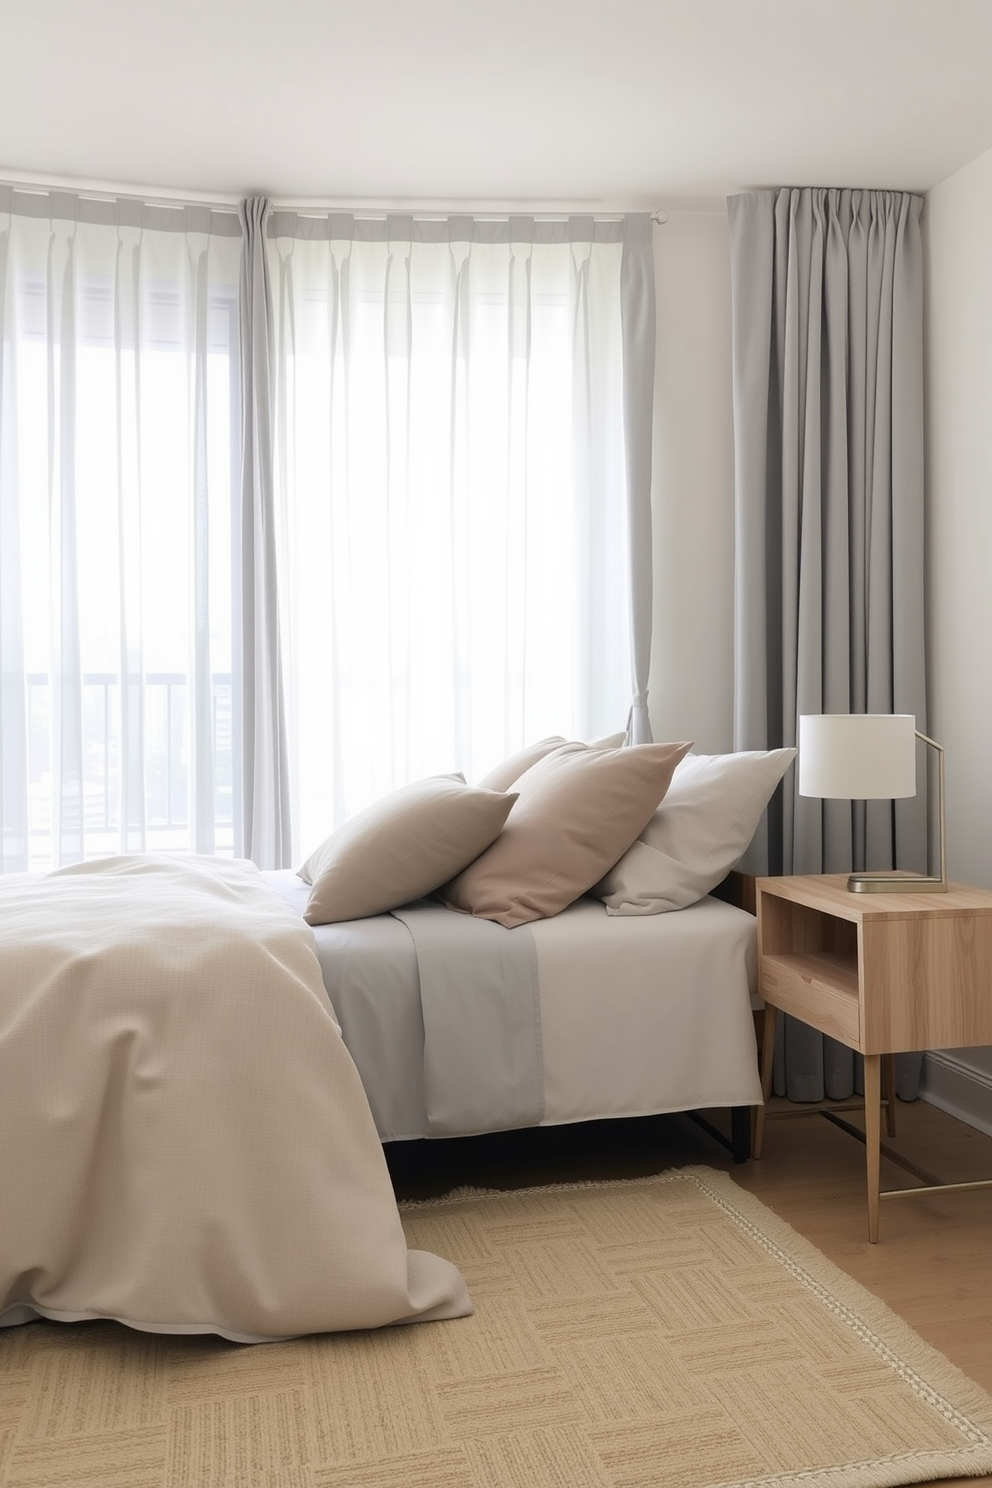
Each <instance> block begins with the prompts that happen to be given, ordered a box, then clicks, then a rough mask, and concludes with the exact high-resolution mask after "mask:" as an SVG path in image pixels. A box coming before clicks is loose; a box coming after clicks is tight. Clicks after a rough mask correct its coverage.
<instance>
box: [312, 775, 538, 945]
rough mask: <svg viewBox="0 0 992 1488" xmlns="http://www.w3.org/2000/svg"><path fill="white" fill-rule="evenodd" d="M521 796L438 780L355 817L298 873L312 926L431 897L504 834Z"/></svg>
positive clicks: (457, 779) (404, 790) (454, 779)
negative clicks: (305, 886) (307, 890)
mask: <svg viewBox="0 0 992 1488" xmlns="http://www.w3.org/2000/svg"><path fill="white" fill-rule="evenodd" d="M516 799H517V798H516V796H515V795H504V794H502V793H501V792H499V791H491V790H480V789H479V788H478V787H477V786H473V785H466V784H465V781H464V780H463V779H462V777H461V776H460V775H433V776H430V777H429V778H428V779H427V780H418V781H417V782H415V784H413V785H405V786H402V787H401V788H400V789H399V790H396V791H393V792H392V793H391V794H390V795H388V796H385V797H384V798H383V799H382V800H381V801H376V802H375V803H374V804H373V805H372V806H369V807H368V808H367V809H366V810H365V811H360V812H359V813H358V815H357V816H353V817H350V818H349V820H348V821H346V822H344V823H343V825H342V826H340V827H338V829H337V830H336V831H335V832H332V833H331V835H330V837H328V838H327V840H326V842H323V843H322V844H321V846H320V847H318V848H317V850H316V852H313V853H311V855H310V857H309V858H308V859H307V861H306V862H305V863H304V865H303V867H302V868H301V869H300V870H299V876H300V878H302V879H303V880H304V882H305V883H309V884H312V885H313V887H312V889H311V891H310V898H309V900H308V901H307V907H306V909H305V910H304V912H303V918H304V919H305V920H306V921H307V923H308V924H310V925H327V924H331V923H334V922H336V921H338V920H361V919H364V918H366V916H368V915H376V914H383V913H385V911H386V910H389V909H395V908H396V906H397V905H398V904H408V903H409V902H410V900H411V899H419V898H421V897H422V896H423V895H424V894H429V893H431V891H432V890H433V889H436V888H437V887H438V885H439V884H443V883H444V882H445V881H446V880H447V879H449V878H451V876H452V874H455V873H458V872H460V871H461V869H463V868H464V867H466V865H467V864H469V863H471V862H472V859H473V858H477V857H478V855H479V853H481V852H483V851H484V850H485V849H486V848H487V847H488V846H489V844H490V843H491V842H492V841H493V839H494V838H495V837H496V836H497V835H498V834H499V832H500V831H501V829H502V826H503V823H504V822H505V821H506V818H507V814H508V813H509V810H510V807H511V806H512V805H513V803H514V801H515V800H516Z"/></svg>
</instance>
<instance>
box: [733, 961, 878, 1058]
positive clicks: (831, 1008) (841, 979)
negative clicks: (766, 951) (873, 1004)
mask: <svg viewBox="0 0 992 1488" xmlns="http://www.w3.org/2000/svg"><path fill="white" fill-rule="evenodd" d="M758 991H759V993H760V994H761V996H763V997H766V998H767V999H768V1001H769V1002H773V1003H774V1004H775V1006H776V1007H777V1008H780V1009H781V1010H782V1012H784V1013H791V1014H792V1015H793V1017H796V1018H800V1019H801V1020H802V1021H803V1022H804V1023H808V1024H809V1025H810V1027H812V1028H817V1029H819V1031H820V1032H821V1033H826V1034H829V1036H830V1037H831V1038H835V1039H839V1040H840V1041H841V1043H844V1044H847V1046H848V1048H851V1049H857V1048H859V1047H860V1044H861V1004H860V998H859V996H858V968H857V963H856V962H855V963H853V964H852V962H851V960H850V958H849V957H847V956H843V955H831V954H830V953H828V952H820V953H815V952H806V953H804V954H792V955H778V956H775V955H771V956H767V955H766V956H762V958H761V982H760V986H759V988H758Z"/></svg>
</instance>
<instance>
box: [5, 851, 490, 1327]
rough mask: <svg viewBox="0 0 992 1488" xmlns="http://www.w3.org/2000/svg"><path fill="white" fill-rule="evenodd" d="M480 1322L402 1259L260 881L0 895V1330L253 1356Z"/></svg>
mask: <svg viewBox="0 0 992 1488" xmlns="http://www.w3.org/2000/svg"><path fill="white" fill-rule="evenodd" d="M470 1311H471V1303H470V1301H469V1299H468V1295H467V1292H466V1290H465V1286H464V1283H463V1281H462V1278H461V1276H460V1275H459V1273H458V1271H457V1270H456V1269H455V1268H454V1266H452V1265H451V1264H450V1263H449V1262H447V1261H444V1260H442V1259H440V1258H439V1257H437V1256H433V1255H429V1254H426V1253H424V1252H421V1251H409V1250H408V1249H407V1246H406V1242H405V1238H404V1235H403V1230H402V1227H401V1225H400V1220H399V1215H398V1212H397V1209H396V1204H395V1202H394V1199H393V1193H392V1188H391V1185H390V1181H389V1175H388V1172H387V1169H386V1165H385V1161H384V1158H383V1154H382V1149H381V1146H380V1144H379V1140H378V1137H377V1135H376V1131H375V1127H374V1125H373V1121H372V1117H371V1114H370V1112H369V1108H368V1103H367V1101H366V1099H365V1094H364V1092H363V1090H362V1087H361V1083H360V1081H359V1078H358V1074H357V1072H356V1070H355V1067H354V1064H353V1063H352V1060H351V1057H350V1055H349V1054H348V1052H347V1050H346V1049H345V1046H344V1044H343V1042H342V1040H341V1036H340V1032H339V1030H338V1027H337V1025H336V1023H335V1021H334V1018H333V1016H332V1014H331V1012H330V1010H329V1006H328V1003H327V999H326V997H325V995H324V992H323V986H322V982H321V976H320V970H319V967H318V964H317V960H316V956H315V954H314V951H313V947H312V940H311V934H310V931H309V929H308V928H307V926H306V925H304V924H303V922H302V921H301V920H300V919H299V918H298V917H297V916H296V915H294V914H293V912H292V910H291V909H290V908H289V907H288V906H287V905H286V904H285V903H284V902H283V900H281V899H280V898H279V897H278V896H277V895H276V894H274V893H273V892H272V890H271V889H270V888H268V887H267V885H265V883H264V882H263V881H262V879H261V877H260V875H259V874H258V872H257V870H256V869H255V868H254V867H253V866H252V865H250V864H246V863H240V862H235V863H230V862H228V863H224V862H222V861H220V860H216V859H208V858H184V859H171V858H168V859H167V858H113V859H106V860H102V861H98V862H95V863H91V864H86V865H82V866H80V867H77V868H73V869H63V870H61V871H60V872H58V873H55V874H49V875H45V876H43V877H39V878H33V879H27V878H23V879H13V880H4V879H0V1323H7V1324H10V1323H19V1322H24V1321H27V1320H29V1319H30V1318H31V1317H34V1316H37V1315H41V1316H45V1317H50V1318H55V1319H60V1320H66V1321H74V1320H77V1319H81V1318H92V1317H109V1318H117V1319H119V1320H120V1321H122V1322H124V1323H127V1324H129V1325H131V1326H133V1327H138V1328H145V1329H152V1330H157V1331H163V1332H216V1333H220V1334H223V1335H225V1336H226V1337H229V1338H234V1339H243V1340H256V1339H265V1338H274V1337H286V1336H289V1335H293V1334H300V1333H311V1332H323V1331H329V1330H336V1329H345V1328H363V1327H378V1326H381V1325H383V1324H387V1323H397V1322H406V1321H414V1320H417V1319H428V1318H444V1317H456V1316H460V1315H463V1314H465V1313H467V1312H470Z"/></svg>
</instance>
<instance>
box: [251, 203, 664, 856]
mask: <svg viewBox="0 0 992 1488" xmlns="http://www.w3.org/2000/svg"><path fill="white" fill-rule="evenodd" d="M643 224H644V226H646V227H647V232H646V233H645V232H643V231H642V232H640V234H639V240H640V247H641V250H642V253H641V256H642V257H643V256H644V254H645V253H646V255H647V261H648V263H650V228H649V225H648V224H647V219H643ZM625 234H626V235H627V236H628V237H629V236H630V231H629V229H625V224H624V222H623V221H616V220H614V221H602V222H594V221H593V220H592V219H591V218H585V219H571V220H568V221H558V222H546V221H537V220H535V219H532V218H511V219H509V220H503V221H496V220H488V221H487V220H481V219H470V218H450V219H445V220H443V221H440V220H426V219H420V218H412V217H409V216H390V217H387V218H384V219H379V220H371V219H359V218H355V217H354V216H351V215H346V214H330V215H328V216H324V217H304V216H300V215H297V214H295V213H290V212H284V211H273V212H272V214H271V216H270V219H269V223H268V237H267V248H268V254H269V270H270V280H271V285H272V301H273V313H274V341H275V350H274V357H275V388H276V396H275V418H276V438H275V466H276V481H275V487H276V504H277V512H278V522H279V566H280V600H281V604H282V627H281V630H282V638H283V665H284V669H285V679H286V684H287V686H286V695H287V732H288V737H289V750H290V775H291V798H292V802H293V819H294V826H295V847H296V850H297V852H298V853H299V852H301V851H304V852H305V851H307V850H308V849H309V848H311V847H312V846H313V845H314V844H315V842H317V841H319V840H320V838H321V837H322V836H324V835H325V834H326V833H327V832H328V831H329V830H330V829H331V827H332V826H333V825H335V824H336V823H337V822H339V821H340V820H342V819H343V818H344V817H346V816H348V815H350V814H351V813H353V812H354V811H356V810H357V809H359V808H361V807H362V806H364V805H365V804H367V803H368V802H369V801H371V800H372V799H374V798H375V797H377V796H380V795H382V794H384V793H385V792H386V791H388V790H390V789H392V788H394V787H395V786H397V785H399V784H401V783H403V782H405V781H408V780H412V779H415V778H418V777H420V776H423V775H426V774H429V773H432V772H439V771H449V770H462V771H463V772H464V773H465V775H466V776H467V778H468V779H469V780H472V779H474V778H477V776H478V775H479V774H481V773H482V772H483V771H484V770H485V769H486V768H487V767H488V766H490V765H492V764H493V763H495V761H496V760H498V759H499V758H501V757H503V756H504V755H505V754H507V753H509V752H510V751H512V750H513V749H515V748H517V747H519V746H520V745H521V744H522V743H524V742H525V741H528V740H533V739H536V738H539V737H541V736H542V735H546V734H550V733H564V734H567V735H569V736H572V737H592V736H595V735H599V734H604V733H609V732H613V731H616V730H618V729H623V728H624V727H625V725H626V723H627V720H628V715H629V712H630V709H631V698H632V696H633V695H635V694H639V691H640V689H638V688H637V687H635V684H634V681H633V678H632V657H631V622H630V537H631V526H630V521H629V513H628V485H627V480H628V472H627V463H626V452H625V434H624V353H625V342H624V337H625V325H624V323H623V322H622V301H623V298H624V296H623V294H622V288H621V286H622V283H623V282H624V273H625V257H626V258H627V262H628V264H629V254H630V245H629V244H625ZM641 272H642V279H641V283H642V285H643V265H641ZM629 298H630V295H629V294H628V299H629ZM633 299H634V300H635V301H638V294H637V293H636V292H635V293H634V295H633ZM649 309H650V312H651V313H650V314H649V315H648V314H645V313H644V311H645V302H644V300H643V292H642V293H641V299H640V301H638V310H639V313H640V314H641V320H642V322H644V324H645V325H648V327H649V329H648V332H647V334H648V337H649V339H650V351H651V354H652V355H653V332H654V323H653V288H652V298H651V300H650V306H649ZM642 330H643V325H642ZM626 334H627V335H628V344H627V346H626V352H627V358H628V373H627V375H628V379H629V378H630V376H631V375H632V372H631V368H634V367H636V366H637V365H638V364H637V362H636V358H635V359H632V358H631V347H630V342H629V329H628V330H627V331H626ZM651 366H652V363H651V362H650V360H649V362H648V368H647V373H646V374H645V376H646V377H647V378H648V379H650V375H651ZM649 401H650V400H649ZM628 438H629V436H628ZM648 448H649V446H648ZM647 466H648V469H647V476H648V480H649V479H650V458H648V462H647ZM645 504H646V503H645ZM648 532H649V528H648ZM648 602H649V599H648ZM648 630H650V615H649V614H648Z"/></svg>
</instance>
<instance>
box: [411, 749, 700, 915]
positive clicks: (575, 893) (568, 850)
mask: <svg viewBox="0 0 992 1488" xmlns="http://www.w3.org/2000/svg"><path fill="white" fill-rule="evenodd" d="M689 747H690V746H689V744H636V745H633V746H632V747H630V748H627V749H590V748H588V747H587V746H585V745H582V744H564V745H561V746H560V747H559V748H558V749H555V750H553V751H552V752H551V753H550V754H547V755H545V756H544V758H543V759H541V760H538V762H537V763H536V764H535V765H532V766H531V768H530V769H529V770H527V771H526V772H525V774H523V775H521V776H520V778H519V780H517V781H516V784H515V787H514V788H515V790H516V791H517V793H518V794H517V800H516V802H515V804H514V806H513V808H512V810H511V811H510V814H509V816H508V817H507V821H506V826H505V827H504V828H503V830H502V832H501V833H500V835H499V836H498V837H497V838H496V840H495V841H494V842H493V844H492V846H491V847H488V848H487V849H486V851H485V852H484V853H482V854H481V856H480V857H478V858H477V859H476V860H475V862H474V863H471V864H470V865H469V866H468V867H467V868H465V869H464V871H463V872H461V873H459V874H458V875H457V877H455V878H454V879H453V880H452V882H451V883H448V884H445V886H444V888H443V889H442V890H441V891H440V897H441V899H442V900H443V902H444V903H445V904H447V905H448V907H449V908H451V909H461V910H465V911H467V912H468V913H469V914H474V915H478V916H480V917H481V918H483V919H488V920H496V921H498V922H499V924H501V925H506V926H510V927H512V926H514V925H524V924H526V923H527V922H528V921H529V920H540V919H546V918H547V917H548V916H549V915H554V914H557V913H558V912H559V910H562V909H564V908H565V907H566V905H568V904H571V903H572V901H573V900H574V899H577V898H578V897H579V895H580V894H584V893H585V892H586V891H587V890H588V889H591V888H592V886H593V884H595V883H597V882H598V881H599V880H600V879H601V878H602V877H603V874H604V873H605V872H606V871H607V869H608V868H611V867H612V866H613V864H614V863H615V862H616V861H617V859H618V858H620V857H622V855H623V854H624V853H625V852H626V851H627V849H628V847H629V846H630V844H631V843H632V842H634V841H635V840H636V838H637V836H638V835H639V833H640V832H641V831H643V829H644V826H645V824H646V823H647V822H648V820H649V819H650V817H651V816H652V814H653V812H654V811H655V809H656V808H657V806H658V803H659V801H661V799H662V797H663V796H664V794H665V791H666V790H667V789H668V785H669V781H670V780H671V778H672V773H673V771H674V769H675V766H676V765H677V764H678V762H679V760H680V759H681V758H682V756H683V755H684V754H685V753H686V752H687V751H688V749H689Z"/></svg>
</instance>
